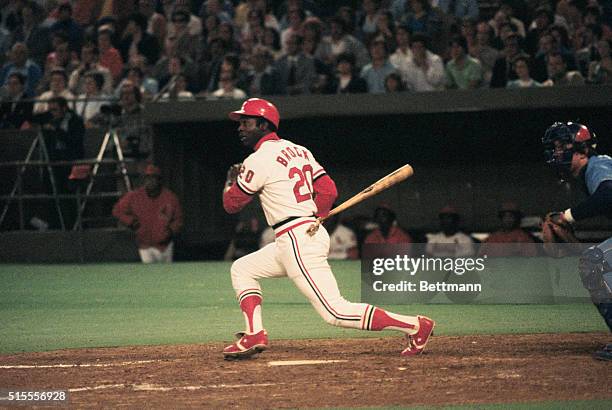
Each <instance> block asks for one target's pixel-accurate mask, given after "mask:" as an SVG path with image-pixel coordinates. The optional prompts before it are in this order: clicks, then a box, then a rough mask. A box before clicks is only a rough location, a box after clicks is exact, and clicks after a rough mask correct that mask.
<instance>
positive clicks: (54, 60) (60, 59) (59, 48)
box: [38, 33, 78, 93]
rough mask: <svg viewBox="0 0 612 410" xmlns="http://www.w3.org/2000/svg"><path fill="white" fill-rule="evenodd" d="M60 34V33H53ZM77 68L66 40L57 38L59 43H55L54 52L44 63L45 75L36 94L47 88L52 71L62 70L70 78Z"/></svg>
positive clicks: (74, 57) (75, 60)
mask: <svg viewBox="0 0 612 410" xmlns="http://www.w3.org/2000/svg"><path fill="white" fill-rule="evenodd" d="M55 34H56V35H57V34H60V33H55ZM77 67H78V62H77V59H76V53H74V56H73V55H72V53H71V52H70V49H69V45H68V40H66V39H63V38H61V36H60V37H59V41H57V42H55V46H54V51H53V52H51V53H50V54H49V55H48V56H47V60H46V62H45V74H44V76H43V78H42V80H41V81H40V83H39V84H38V92H39V93H40V92H42V91H44V90H45V89H46V88H48V87H49V81H50V79H51V72H52V71H53V70H57V69H62V70H64V72H65V73H66V75H67V76H68V77H69V78H70V75H71V74H72V72H73V71H74V70H76V68H77Z"/></svg>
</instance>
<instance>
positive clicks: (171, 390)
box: [0, 333, 612, 408]
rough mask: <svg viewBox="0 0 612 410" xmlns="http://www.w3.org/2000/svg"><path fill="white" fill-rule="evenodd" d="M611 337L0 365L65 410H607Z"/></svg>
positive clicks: (135, 353) (28, 359)
mask: <svg viewBox="0 0 612 410" xmlns="http://www.w3.org/2000/svg"><path fill="white" fill-rule="evenodd" d="M609 336H610V335H609V334H605V333H580V334H530V335H495V336H461V337H448V336H441V337H437V336H436V337H433V338H432V340H431V341H430V343H429V345H428V347H427V350H426V352H425V353H424V354H422V355H420V356H415V357H408V358H402V357H400V356H399V352H400V351H401V350H402V348H403V340H402V339H401V338H398V337H385V338H375V339H317V340H271V346H270V349H269V350H267V351H265V352H263V353H261V354H259V355H257V356H255V357H253V358H250V359H247V360H238V361H225V360H223V356H222V354H221V350H222V348H223V346H224V345H223V343H213V344H198V345H178V346H176V345H175V346H132V347H121V348H99V349H98V348H96V349H78V350H76V349H74V350H60V351H53V352H42V353H23V354H15V355H3V356H0V365H1V367H0V386H1V387H2V388H19V389H22V390H25V389H27V390H34V389H36V390H42V389H46V390H51V389H53V390H65V391H67V392H68V394H69V402H70V405H71V407H75V408H79V407H93V406H105V407H109V406H112V407H115V406H130V407H132V406H134V407H147V408H177V407H197V408H202V407H210V408H232V407H245V406H246V407H247V408H296V407H299V408H304V407H317V408H320V407H330V406H331V407H334V406H335V407H361V406H389V405H401V406H411V405H415V406H416V405H446V404H477V403H482V404H484V403H510V402H521V403H524V402H535V401H556V402H558V401H564V400H590V399H598V400H611V399H612V390H610V389H609V380H610V378H611V377H612V367H610V364H609V363H607V362H600V361H596V360H593V359H592V357H591V354H592V352H593V351H595V350H597V348H599V347H601V346H602V345H604V344H605V343H609V342H610V340H609Z"/></svg>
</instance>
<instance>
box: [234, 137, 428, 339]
mask: <svg viewBox="0 0 612 410" xmlns="http://www.w3.org/2000/svg"><path fill="white" fill-rule="evenodd" d="M262 141H264V142H263V143H261V141H260V143H261V144H258V146H256V148H255V152H253V153H252V154H251V155H249V157H247V158H246V160H245V161H244V163H243V165H244V168H243V170H242V172H241V173H240V175H239V176H238V178H237V185H238V188H240V190H241V191H243V192H244V193H246V194H248V195H255V194H258V195H259V198H260V200H261V205H262V207H263V211H264V213H265V216H266V219H267V222H268V224H269V225H271V226H272V227H273V228H274V233H275V236H276V239H275V242H274V243H271V244H269V245H267V246H265V247H263V248H261V249H260V250H258V251H256V252H253V253H251V254H249V255H246V256H244V257H242V258H240V259H238V260H236V261H235V262H234V263H233V265H232V268H231V276H232V284H233V287H234V290H235V291H236V295H237V298H238V300H239V302H240V303H241V304H242V301H243V300H244V299H245V298H247V297H249V296H252V295H259V296H261V287H260V285H259V282H258V279H261V278H276V277H285V276H286V277H289V279H291V280H292V281H293V282H294V283H295V285H296V286H297V287H298V289H299V290H300V291H301V292H302V293H303V294H304V295H305V296H306V297H307V298H308V300H309V301H310V303H311V304H312V305H313V307H314V308H315V309H316V311H317V312H318V313H319V314H320V315H321V316H322V317H323V319H324V320H325V321H326V322H328V323H330V324H332V325H335V326H342V327H349V328H358V329H368V330H380V329H378V328H377V329H375V328H373V327H372V326H371V324H372V318H373V317H374V316H376V314H375V313H374V312H375V311H376V310H379V311H380V312H383V311H382V310H380V309H375V308H374V307H373V306H371V305H368V304H365V303H351V302H348V301H347V300H345V299H344V298H343V297H342V296H341V295H340V291H339V289H338V284H337V282H336V279H335V277H334V275H333V273H332V271H331V268H330V266H329V264H328V263H327V256H328V252H329V244H330V242H329V235H328V233H327V231H326V230H325V228H324V227H323V226H321V227H320V228H319V230H318V231H317V232H316V234H315V235H313V236H310V235H309V234H307V233H306V231H307V230H308V228H309V227H310V226H311V225H312V224H313V223H314V222H315V220H316V218H315V217H314V214H315V213H316V212H317V205H316V204H315V202H314V200H313V193H314V190H313V182H314V181H315V180H316V179H317V178H319V177H322V176H324V175H326V173H325V170H324V169H323V167H322V166H321V165H320V164H319V163H318V162H317V161H316V160H315V158H314V156H313V155H312V153H311V152H310V151H309V150H308V149H306V148H304V147H302V146H299V145H297V144H294V143H292V142H291V141H287V140H284V139H276V135H274V136H273V138H271V139H266V137H264V139H262ZM257 309H260V307H259V306H258V307H257ZM257 313H259V314H256V315H255V318H254V319H253V320H252V321H251V323H249V318H248V317H247V318H246V319H247V331H251V332H253V333H255V332H258V331H260V330H261V329H262V328H263V327H262V324H261V314H260V312H257ZM388 315H389V316H390V317H391V318H393V319H394V320H392V321H393V323H394V324H395V326H392V327H390V326H386V328H393V329H397V330H401V331H403V332H405V333H414V332H415V331H416V330H415V329H416V328H417V326H418V319H417V318H416V317H409V316H402V315H395V314H392V313H388ZM245 316H246V314H245ZM375 327H377V326H375ZM378 327H381V326H378ZM381 328H382V327H381Z"/></svg>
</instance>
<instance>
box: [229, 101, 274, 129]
mask: <svg viewBox="0 0 612 410" xmlns="http://www.w3.org/2000/svg"><path fill="white" fill-rule="evenodd" d="M243 115H247V116H249V117H262V118H265V119H266V120H268V121H270V122H271V123H272V124H274V126H275V127H276V128H277V129H278V124H279V122H280V115H279V114H278V110H277V109H276V107H275V106H274V104H272V103H271V102H270V101H267V100H264V99H262V98H249V99H248V100H246V101H245V102H244V103H243V104H242V107H241V108H240V110H238V111H232V112H230V113H229V117H230V119H231V120H233V121H240V117H241V116H243Z"/></svg>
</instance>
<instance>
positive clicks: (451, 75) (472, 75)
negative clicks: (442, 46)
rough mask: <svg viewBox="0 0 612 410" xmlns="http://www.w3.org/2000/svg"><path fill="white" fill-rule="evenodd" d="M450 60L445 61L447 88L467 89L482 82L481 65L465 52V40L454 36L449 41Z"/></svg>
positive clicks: (475, 86) (476, 86)
mask: <svg viewBox="0 0 612 410" xmlns="http://www.w3.org/2000/svg"><path fill="white" fill-rule="evenodd" d="M449 46H450V55H451V60H449V61H448V63H446V77H447V85H448V88H451V89H455V88H456V89H459V90H468V89H474V88H478V87H479V86H480V85H481V83H482V78H483V76H482V66H481V65H480V62H479V61H478V60H476V59H475V58H472V57H470V56H469V55H468V54H467V42H466V41H465V38H463V37H455V38H454V39H452V40H451V41H450V43H449Z"/></svg>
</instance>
